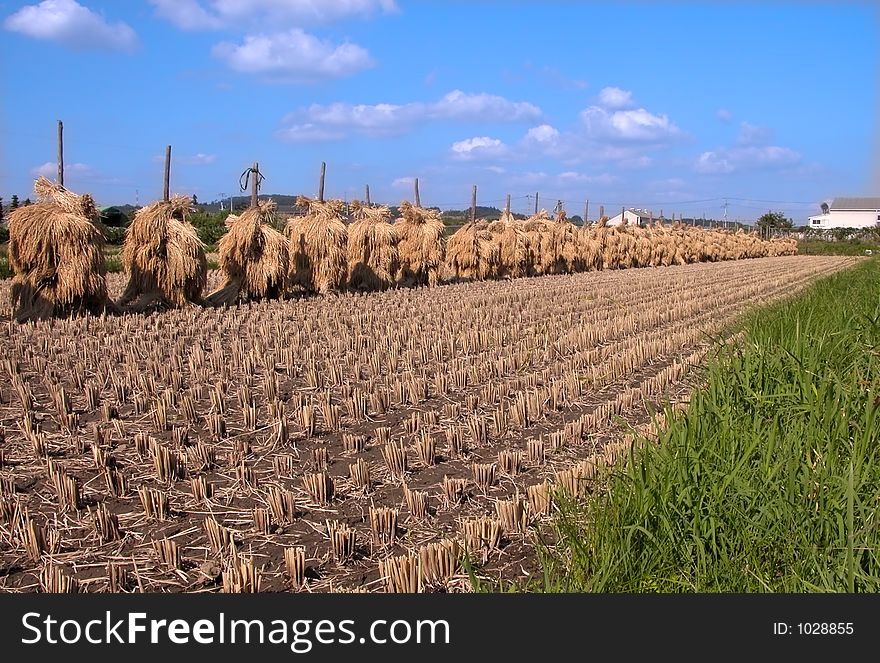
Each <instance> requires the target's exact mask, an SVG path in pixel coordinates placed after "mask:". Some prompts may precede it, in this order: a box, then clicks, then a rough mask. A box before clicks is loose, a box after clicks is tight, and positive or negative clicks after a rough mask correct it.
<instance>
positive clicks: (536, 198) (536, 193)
mask: <svg viewBox="0 0 880 663" xmlns="http://www.w3.org/2000/svg"><path fill="white" fill-rule="evenodd" d="M537 213H538V192H537V191H535V214H537Z"/></svg>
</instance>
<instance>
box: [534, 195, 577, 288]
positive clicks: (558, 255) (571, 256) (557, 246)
mask: <svg viewBox="0 0 880 663" xmlns="http://www.w3.org/2000/svg"><path fill="white" fill-rule="evenodd" d="M576 236H577V228H576V227H575V225H574V224H573V223H572V222H571V221H569V220H568V219H567V218H566V216H565V211H564V210H559V212H557V214H556V219H555V220H554V221H553V223H551V224H550V242H549V243H548V244H545V245H544V246H542V251H543V250H545V249H546V250H547V254H546V255H545V256H544V273H546V274H570V273H571V272H573V271H574V268H575V262H576V260H577V243H576V241H577V240H576Z"/></svg>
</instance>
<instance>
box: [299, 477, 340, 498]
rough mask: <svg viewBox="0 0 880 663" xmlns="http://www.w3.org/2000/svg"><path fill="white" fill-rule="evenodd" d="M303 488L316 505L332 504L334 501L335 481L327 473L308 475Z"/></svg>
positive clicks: (304, 479)
mask: <svg viewBox="0 0 880 663" xmlns="http://www.w3.org/2000/svg"><path fill="white" fill-rule="evenodd" d="M303 486H304V487H305V489H306V492H307V493H308V494H309V497H311V498H312V501H313V502H315V503H316V504H330V501H331V500H332V499H333V493H334V485H333V479H331V478H330V476H329V475H328V474H327V473H326V472H317V473H315V474H306V475H305V476H304V477H303Z"/></svg>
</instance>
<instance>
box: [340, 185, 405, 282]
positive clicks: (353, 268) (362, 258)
mask: <svg viewBox="0 0 880 663" xmlns="http://www.w3.org/2000/svg"><path fill="white" fill-rule="evenodd" d="M352 207H353V209H354V213H355V221H354V223H352V224H351V225H350V226H349V227H348V282H349V284H350V285H351V287H353V288H357V289H359V290H385V289H387V288H390V287H391V286H393V285H394V279H395V276H396V274H397V272H398V270H399V268H400V265H399V256H398V252H397V242H398V237H397V231H396V230H395V228H394V226H392V225H391V223H390V219H391V210H389V209H388V208H387V207H367V206H364V205H363V204H361V203H360V202H358V201H354V202H353V203H352Z"/></svg>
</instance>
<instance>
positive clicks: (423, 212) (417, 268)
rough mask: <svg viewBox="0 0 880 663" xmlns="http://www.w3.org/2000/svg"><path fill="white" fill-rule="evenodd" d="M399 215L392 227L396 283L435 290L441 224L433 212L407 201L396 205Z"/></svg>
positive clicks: (440, 265) (441, 254)
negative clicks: (395, 239)
mask: <svg viewBox="0 0 880 663" xmlns="http://www.w3.org/2000/svg"><path fill="white" fill-rule="evenodd" d="M400 212H401V214H402V215H403V216H402V217H401V218H399V219H398V220H397V221H396V222H395V224H394V229H395V230H396V231H397V234H398V237H399V238H400V243H399V244H398V255H399V256H400V271H399V273H398V279H397V280H398V283H400V284H401V285H404V286H418V285H430V286H435V285H437V284H438V283H440V278H441V276H442V274H441V271H442V268H443V258H444V253H445V247H444V244H443V233H444V226H443V220H442V219H441V218H440V214H439V212H437V210H434V209H426V208H424V207H415V206H413V205H412V204H411V203H409V202H407V201H404V202H402V203H401V204H400Z"/></svg>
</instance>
